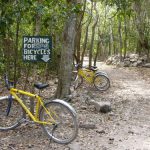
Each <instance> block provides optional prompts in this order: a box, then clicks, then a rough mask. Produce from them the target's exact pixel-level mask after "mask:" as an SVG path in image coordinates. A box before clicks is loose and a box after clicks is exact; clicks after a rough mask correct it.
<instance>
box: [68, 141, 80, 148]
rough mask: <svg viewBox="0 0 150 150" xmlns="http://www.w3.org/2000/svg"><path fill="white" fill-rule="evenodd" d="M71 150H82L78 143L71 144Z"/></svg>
mask: <svg viewBox="0 0 150 150" xmlns="http://www.w3.org/2000/svg"><path fill="white" fill-rule="evenodd" d="M68 147H69V148H70V150H80V145H79V143H77V142H73V143H71V144H70V145H69V146H68Z"/></svg>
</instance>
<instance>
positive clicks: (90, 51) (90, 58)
mask: <svg viewBox="0 0 150 150" xmlns="http://www.w3.org/2000/svg"><path fill="white" fill-rule="evenodd" d="M94 10H95V11H96V19H95V22H94V24H93V26H92V37H91V45H90V50H89V68H90V67H91V66H92V57H93V45H94V37H95V28H96V25H97V23H98V19H99V15H98V11H97V9H96V3H95V5H94Z"/></svg>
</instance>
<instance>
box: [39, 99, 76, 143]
mask: <svg viewBox="0 0 150 150" xmlns="http://www.w3.org/2000/svg"><path fill="white" fill-rule="evenodd" d="M45 107H46V109H47V110H48V111H49V112H50V114H51V115H52V117H53V118H54V119H55V121H56V123H53V125H46V124H42V128H43V129H44V132H45V133H46V134H47V135H48V137H49V138H50V139H52V140H53V141H55V142H56V143H59V144H68V143H70V142H71V141H73V140H74V139H75V138H76V136H77V133H78V121H77V115H76V112H75V110H74V109H73V108H72V107H71V106H70V105H69V104H68V103H67V102H65V101H62V100H58V99H57V100H53V101H49V102H47V103H45ZM45 112H46V111H45V109H44V108H43V107H42V108H41V110H40V120H41V121H47V119H50V117H49V115H48V114H46V113H45ZM56 116H57V117H56ZM59 119H60V120H59Z"/></svg>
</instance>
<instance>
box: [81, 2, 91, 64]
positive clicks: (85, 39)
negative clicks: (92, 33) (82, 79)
mask: <svg viewBox="0 0 150 150" xmlns="http://www.w3.org/2000/svg"><path fill="white" fill-rule="evenodd" d="M92 10H93V3H92V5H91V14H90V17H89V18H88V23H87V25H86V29H85V38H84V43H83V51H82V56H81V64H83V59H84V54H85V51H86V48H87V41H88V33H89V26H90V24H91V21H92Z"/></svg>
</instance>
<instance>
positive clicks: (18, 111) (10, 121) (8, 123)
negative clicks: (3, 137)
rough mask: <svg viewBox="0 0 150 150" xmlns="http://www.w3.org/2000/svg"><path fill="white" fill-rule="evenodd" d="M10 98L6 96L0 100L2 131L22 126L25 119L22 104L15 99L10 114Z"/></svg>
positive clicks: (0, 127)
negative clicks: (22, 120)
mask: <svg viewBox="0 0 150 150" xmlns="http://www.w3.org/2000/svg"><path fill="white" fill-rule="evenodd" d="M8 105H9V98H8V96H4V97H1V98H0V130H4V131H7V130H10V129H14V128H16V127H17V126H19V125H20V123H21V119H22V118H23V110H22V107H21V106H20V104H19V103H18V102H17V101H16V100H15V99H13V100H12V103H11V107H10V112H9V113H8Z"/></svg>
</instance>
